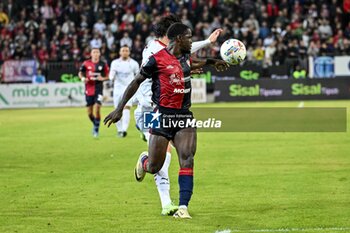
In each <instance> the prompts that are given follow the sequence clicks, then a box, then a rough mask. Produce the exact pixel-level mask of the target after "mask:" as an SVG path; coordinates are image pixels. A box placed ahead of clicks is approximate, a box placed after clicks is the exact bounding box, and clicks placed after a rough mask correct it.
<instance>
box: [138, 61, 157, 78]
mask: <svg viewBox="0 0 350 233" xmlns="http://www.w3.org/2000/svg"><path fill="white" fill-rule="evenodd" d="M155 72H157V62H156V59H155V58H154V56H151V57H149V59H148V61H146V63H145V64H144V66H143V67H142V68H141V71H140V73H141V75H143V76H144V77H146V78H152V76H153V74H154V73H155Z"/></svg>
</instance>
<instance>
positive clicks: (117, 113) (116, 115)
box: [103, 74, 146, 127]
mask: <svg viewBox="0 0 350 233" xmlns="http://www.w3.org/2000/svg"><path fill="white" fill-rule="evenodd" d="M145 79H146V78H145V77H144V76H143V75H141V74H137V75H136V76H135V79H134V80H132V82H131V83H130V84H129V86H128V87H127V88H126V90H125V92H124V95H123V98H122V100H121V101H120V103H119V104H118V107H117V108H116V109H114V111H113V112H111V113H110V114H108V116H106V118H105V119H104V120H103V122H104V124H105V125H107V126H108V127H109V126H110V125H111V124H112V123H115V122H117V121H119V120H120V118H122V113H123V109H124V106H125V105H126V103H127V102H128V101H129V99H131V97H133V95H134V94H135V93H136V91H137V89H138V88H139V86H140V84H141V83H142V82H143V81H145Z"/></svg>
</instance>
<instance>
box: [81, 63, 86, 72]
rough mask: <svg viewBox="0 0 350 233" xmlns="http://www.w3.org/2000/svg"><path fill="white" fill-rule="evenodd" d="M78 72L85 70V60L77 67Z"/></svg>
mask: <svg viewBox="0 0 350 233" xmlns="http://www.w3.org/2000/svg"><path fill="white" fill-rule="evenodd" d="M79 71H80V72H85V71H86V66H85V62H83V64H81V66H80V68H79Z"/></svg>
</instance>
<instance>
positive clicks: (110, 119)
mask: <svg viewBox="0 0 350 233" xmlns="http://www.w3.org/2000/svg"><path fill="white" fill-rule="evenodd" d="M122 115H123V112H122V111H118V110H117V109H115V110H114V111H113V112H111V113H110V114H108V116H106V117H105V119H104V120H103V123H104V124H105V125H107V127H109V126H110V125H111V124H112V123H116V122H118V121H119V120H120V119H121V118H122Z"/></svg>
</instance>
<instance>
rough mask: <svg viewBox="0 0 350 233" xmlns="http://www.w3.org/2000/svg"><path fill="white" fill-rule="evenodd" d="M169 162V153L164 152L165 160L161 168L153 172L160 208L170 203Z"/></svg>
mask: <svg viewBox="0 0 350 233" xmlns="http://www.w3.org/2000/svg"><path fill="white" fill-rule="evenodd" d="M170 162H171V154H170V153H169V152H167V153H166V157H165V161H164V164H163V167H162V169H160V171H159V172H157V173H156V174H154V181H155V182H156V185H157V189H158V193H159V197H160V201H161V203H162V208H164V207H165V206H166V205H168V204H170V203H171V199H170V192H169V191H170V180H169V173H168V170H169V165H170Z"/></svg>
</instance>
